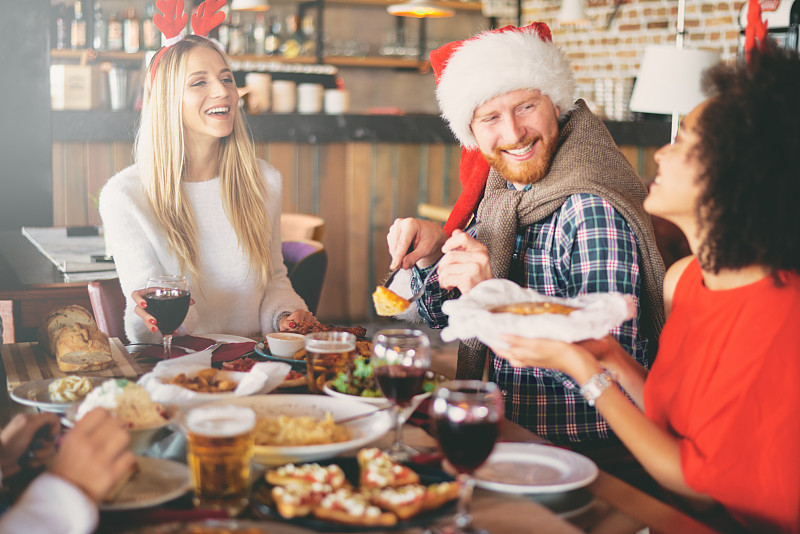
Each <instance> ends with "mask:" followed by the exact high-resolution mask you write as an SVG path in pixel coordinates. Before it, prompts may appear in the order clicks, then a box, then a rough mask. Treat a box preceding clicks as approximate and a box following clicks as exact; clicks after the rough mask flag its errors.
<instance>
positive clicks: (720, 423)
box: [644, 260, 800, 533]
mask: <svg viewBox="0 0 800 534" xmlns="http://www.w3.org/2000/svg"><path fill="white" fill-rule="evenodd" d="M781 278H782V280H783V282H784V285H783V286H782V287H777V286H775V284H774V282H773V279H772V277H766V278H764V279H762V280H759V281H758V282H755V283H753V284H749V285H746V286H743V287H739V288H735V289H730V290H724V291H711V290H709V289H707V288H706V287H705V285H704V284H703V278H702V274H701V271H700V266H699V264H698V263H697V261H696V260H693V261H692V262H691V263H690V264H689V266H688V267H687V268H686V270H685V271H684V273H683V275H682V276H681V278H680V280H679V281H678V285H677V286H676V288H675V295H674V298H673V306H672V312H671V314H670V316H669V319H668V320H667V323H666V325H665V326H664V331H663V332H662V334H661V339H660V345H659V351H658V357H657V358H656V361H655V364H654V365H653V368H652V369H651V371H650V375H649V377H648V379H647V382H646V384H645V389H644V401H645V413H646V414H647V416H648V417H649V418H650V419H651V420H652V421H654V422H655V423H656V424H658V425H659V426H660V427H662V428H664V429H666V430H667V431H668V432H670V433H671V434H672V435H674V436H676V437H677V438H678V440H679V443H680V455H681V466H682V468H683V474H684V477H685V479H686V483H687V484H688V485H689V486H690V487H692V488H693V489H694V490H696V491H698V492H701V493H705V494H707V495H710V496H711V497H713V498H714V499H715V500H717V501H718V502H720V503H721V504H722V505H724V506H725V508H726V509H727V510H728V511H729V512H730V513H731V514H732V515H733V516H734V517H735V518H737V519H738V520H739V521H741V522H742V523H744V524H745V525H747V526H748V527H750V528H752V529H753V530H754V531H755V532H773V531H776V532H795V533H797V532H800V332H799V331H800V277H799V276H798V275H796V274H789V273H781Z"/></svg>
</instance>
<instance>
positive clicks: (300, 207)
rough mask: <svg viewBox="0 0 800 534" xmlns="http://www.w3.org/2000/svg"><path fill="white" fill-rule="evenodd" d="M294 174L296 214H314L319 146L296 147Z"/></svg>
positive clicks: (316, 202)
mask: <svg viewBox="0 0 800 534" xmlns="http://www.w3.org/2000/svg"><path fill="white" fill-rule="evenodd" d="M295 161H297V170H296V172H295V174H294V178H293V179H294V181H295V183H296V184H295V195H296V199H295V202H296V205H297V210H296V211H297V212H298V213H316V212H317V206H318V205H319V203H318V195H319V193H318V183H317V178H318V177H319V145H306V144H302V145H296V156H295Z"/></svg>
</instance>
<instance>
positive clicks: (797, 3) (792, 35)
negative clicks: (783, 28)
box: [786, 0, 800, 51]
mask: <svg viewBox="0 0 800 534" xmlns="http://www.w3.org/2000/svg"><path fill="white" fill-rule="evenodd" d="M786 48H788V49H790V50H798V51H800V0H794V3H793V4H792V9H791V10H790V11H789V30H788V31H787V32H786Z"/></svg>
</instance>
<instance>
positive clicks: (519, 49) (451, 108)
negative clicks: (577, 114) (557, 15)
mask: <svg viewBox="0 0 800 534" xmlns="http://www.w3.org/2000/svg"><path fill="white" fill-rule="evenodd" d="M518 89H538V90H540V91H541V92H542V94H544V95H546V96H548V97H550V100H551V101H552V102H553V105H554V106H556V107H558V108H559V109H560V111H561V114H562V115H563V114H565V113H567V112H569V111H571V110H572V109H573V108H574V107H575V74H574V72H573V71H572V66H571V65H570V63H569V60H568V59H567V55H566V54H565V53H564V52H563V51H562V50H561V49H559V48H558V46H556V45H555V43H553V42H550V41H543V40H542V39H540V38H539V36H538V35H537V34H536V33H535V32H532V31H508V32H502V33H491V32H487V33H485V34H483V35H480V36H478V37H476V38H474V39H470V40H468V41H465V42H464V44H463V45H462V46H461V47H459V48H458V49H457V50H456V51H455V52H454V53H453V55H452V56H451V57H450V59H449V60H448V62H447V64H446V65H445V67H444V71H443V72H442V74H441V76H440V78H439V84H438V85H437V86H436V99H437V100H438V101H439V108H440V109H441V110H442V117H444V118H445V120H446V121H447V122H448V124H449V125H450V129H451V130H452V131H453V133H454V134H455V136H456V137H457V138H458V140H459V141H460V142H461V144H462V145H463V146H465V147H467V148H475V147H477V146H478V143H477V141H476V140H475V137H474V136H473V135H472V130H471V129H470V123H471V122H472V117H473V114H474V112H475V108H477V107H478V106H479V105H481V104H483V103H484V102H486V101H487V100H490V99H492V98H494V97H496V96H500V95H503V94H506V93H508V92H511V91H516V90H518Z"/></svg>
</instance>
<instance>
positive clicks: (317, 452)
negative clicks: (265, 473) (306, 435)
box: [225, 394, 392, 465]
mask: <svg viewBox="0 0 800 534" xmlns="http://www.w3.org/2000/svg"><path fill="white" fill-rule="evenodd" d="M225 404H236V405H238V406H249V407H250V408H252V409H253V410H254V411H255V412H256V414H257V415H258V416H264V417H276V416H278V415H288V416H291V417H298V416H303V415H310V416H313V417H316V418H317V419H322V418H323V417H325V414H326V413H327V412H330V413H331V415H333V418H334V419H340V418H343V417H349V416H351V415H358V414H362V413H368V412H372V411H374V410H375V406H372V405H369V404H367V403H364V402H359V401H358V400H351V399H341V398H337V397H327V396H324V395H280V394H277V395H274V394H273V395H253V396H251V397H240V398H237V399H233V400H230V401H226V403H225ZM347 427H348V429H349V430H350V435H351V439H350V440H348V441H343V442H340V443H331V444H328V445H306V446H298V447H276V446H269V445H256V447H255V454H254V457H253V459H254V460H255V462H257V463H260V464H263V465H281V464H285V463H288V462H311V461H315V460H325V459H327V458H332V457H334V456H337V455H340V454H342V453H345V452H350V451H353V450H356V449H360V448H361V447H364V446H366V445H368V444H369V443H372V442H373V441H375V440H377V439H379V438H381V437H382V436H383V435H384V434H386V433H387V432H388V431H389V429H391V428H392V418H391V417H390V415H389V413H388V412H386V411H383V412H380V413H376V414H375V415H374V416H372V417H365V418H363V419H360V420H358V421H354V422H352V423H348V425H347Z"/></svg>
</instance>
